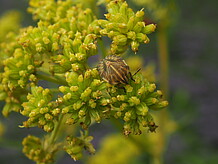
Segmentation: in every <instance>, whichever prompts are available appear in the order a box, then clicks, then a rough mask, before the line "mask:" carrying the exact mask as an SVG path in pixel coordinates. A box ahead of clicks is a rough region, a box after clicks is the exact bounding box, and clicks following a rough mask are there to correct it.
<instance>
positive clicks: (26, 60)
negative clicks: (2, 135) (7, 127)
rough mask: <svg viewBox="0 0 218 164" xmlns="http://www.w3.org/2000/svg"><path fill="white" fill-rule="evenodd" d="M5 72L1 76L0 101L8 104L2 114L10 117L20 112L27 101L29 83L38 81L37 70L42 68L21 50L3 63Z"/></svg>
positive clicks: (17, 49) (17, 50)
mask: <svg viewBox="0 0 218 164" xmlns="http://www.w3.org/2000/svg"><path fill="white" fill-rule="evenodd" d="M3 64H4V65H5V67H4V72H3V73H1V74H0V77H1V78H0V81H1V84H0V100H5V102H6V104H5V106H4V108H3V111H2V113H3V114H4V116H8V114H9V113H10V112H11V111H16V112H18V111H19V110H20V109H21V103H22V102H23V101H25V100H26V98H25V97H26V95H27V90H26V88H27V86H28V83H29V81H32V82H34V81H36V76H35V72H36V68H37V67H39V66H40V64H39V63H37V62H35V61H34V58H33V56H32V55H31V54H28V53H25V52H24V51H22V49H21V48H16V49H15V50H14V53H13V56H12V57H10V58H7V59H5V60H4V61H3Z"/></svg>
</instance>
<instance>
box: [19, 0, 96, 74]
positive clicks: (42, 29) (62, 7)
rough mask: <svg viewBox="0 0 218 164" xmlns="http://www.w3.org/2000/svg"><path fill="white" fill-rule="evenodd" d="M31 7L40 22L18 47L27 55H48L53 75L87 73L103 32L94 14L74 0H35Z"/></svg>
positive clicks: (23, 37) (25, 34) (27, 32)
mask: <svg viewBox="0 0 218 164" xmlns="http://www.w3.org/2000/svg"><path fill="white" fill-rule="evenodd" d="M48 2H49V3H48ZM30 4H31V5H32V8H31V9H30V11H31V12H32V13H33V14H34V16H35V17H36V18H38V19H40V21H39V23H38V26H37V27H35V28H33V27H29V28H28V29H27V30H26V32H25V33H23V35H22V36H21V37H20V38H19V44H20V45H22V46H23V47H24V49H25V50H26V51H27V52H31V53H35V54H40V55H41V56H42V55H43V56H45V55H46V56H48V57H49V59H48V60H50V61H52V62H51V63H53V64H51V65H50V72H52V73H65V72H66V71H69V70H70V69H71V70H73V71H80V72H81V71H83V70H85V69H86V67H87V65H86V62H87V59H88V57H89V56H92V55H95V54H96V53H97V45H96V44H97V42H96V39H97V34H98V33H99V30H100V27H99V26H97V22H96V21H95V20H96V18H95V17H94V15H93V13H92V11H91V10H90V9H88V8H87V9H83V8H82V6H81V5H73V2H72V1H71V0H67V1H58V2H56V1H55V0H50V1H46V0H43V1H36V0H32V1H30ZM41 5H45V6H43V7H41ZM41 58H42V57H41Z"/></svg>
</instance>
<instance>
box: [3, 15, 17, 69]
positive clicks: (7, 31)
mask: <svg viewBox="0 0 218 164" xmlns="http://www.w3.org/2000/svg"><path fill="white" fill-rule="evenodd" d="M0 25H1V26H0V66H2V64H3V63H2V61H3V60H4V59H6V58H8V57H11V56H12V54H13V51H14V49H15V48H16V47H17V46H18V45H17V43H16V41H15V40H16V39H15V38H16V37H17V34H18V33H19V28H20V13H19V12H17V11H9V12H7V13H5V14H4V15H3V16H1V17H0Z"/></svg>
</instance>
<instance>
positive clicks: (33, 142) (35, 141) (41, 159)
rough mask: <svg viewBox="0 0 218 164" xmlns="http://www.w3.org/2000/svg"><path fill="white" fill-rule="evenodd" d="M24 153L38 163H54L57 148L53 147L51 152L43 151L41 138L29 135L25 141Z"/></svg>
mask: <svg viewBox="0 0 218 164" xmlns="http://www.w3.org/2000/svg"><path fill="white" fill-rule="evenodd" d="M22 144H23V153H24V154H25V155H26V156H27V157H28V158H29V159H31V160H33V161H36V162H37V163H52V162H53V160H54V159H53V156H54V153H55V152H56V151H57V147H52V148H50V149H49V151H46V150H44V149H43V142H42V141H41V140H40V138H38V137H35V136H32V135H29V136H27V137H26V138H24V139H23V142H22Z"/></svg>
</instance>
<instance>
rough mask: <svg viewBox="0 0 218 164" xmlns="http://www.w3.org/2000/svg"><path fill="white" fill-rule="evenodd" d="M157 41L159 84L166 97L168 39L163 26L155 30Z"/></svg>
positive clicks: (167, 88)
mask: <svg viewBox="0 0 218 164" xmlns="http://www.w3.org/2000/svg"><path fill="white" fill-rule="evenodd" d="M157 41H158V55H159V69H160V70H159V72H160V85H161V88H162V90H163V92H164V95H165V97H166V98H167V97H168V90H169V87H168V84H169V60H168V58H169V56H168V39H167V31H166V28H165V27H164V26H163V27H161V26H160V28H159V31H158V32H157Z"/></svg>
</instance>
